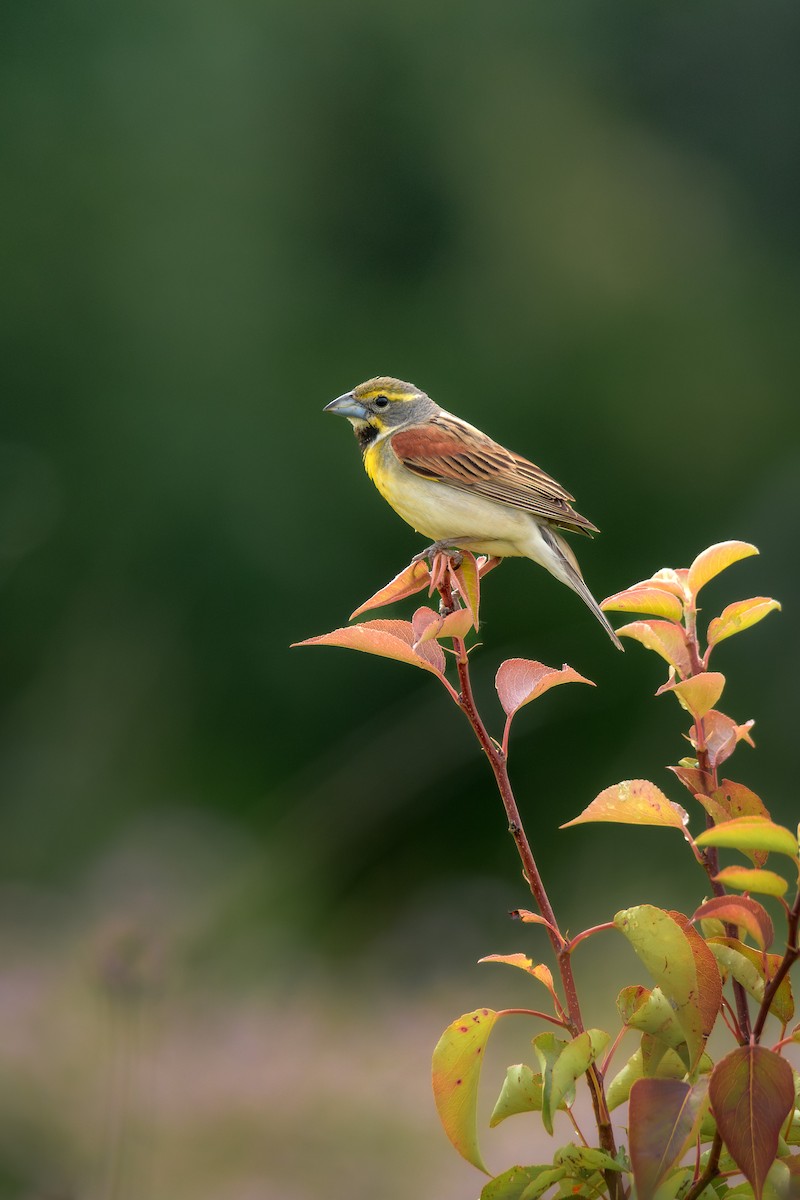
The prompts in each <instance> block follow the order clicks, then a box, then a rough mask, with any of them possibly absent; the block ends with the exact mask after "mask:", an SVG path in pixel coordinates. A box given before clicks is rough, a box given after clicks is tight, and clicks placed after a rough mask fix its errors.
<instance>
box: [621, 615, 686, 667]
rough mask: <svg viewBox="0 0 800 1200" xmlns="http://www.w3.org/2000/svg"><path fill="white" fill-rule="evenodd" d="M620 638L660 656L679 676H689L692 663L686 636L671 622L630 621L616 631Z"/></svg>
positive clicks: (678, 626)
mask: <svg viewBox="0 0 800 1200" xmlns="http://www.w3.org/2000/svg"><path fill="white" fill-rule="evenodd" d="M617 633H618V634H619V636H620V637H629V638H633V639H634V640H635V641H637V642H641V644H642V645H643V646H644V647H645V648H646V649H647V650H654V651H655V652H656V654H660V655H661V657H662V658H663V659H665V660H666V661H667V662H668V663H669V665H670V666H671V667H674V668H675V670H676V671H677V672H678V674H679V675H691V673H692V662H691V659H690V657H689V648H688V646H687V644H686V634H685V633H684V631H683V630H682V629H681V627H680V625H674V624H673V623H672V622H671V621H632V622H631V624H630V625H623V626H622V627H621V628H620V629H618V630H617Z"/></svg>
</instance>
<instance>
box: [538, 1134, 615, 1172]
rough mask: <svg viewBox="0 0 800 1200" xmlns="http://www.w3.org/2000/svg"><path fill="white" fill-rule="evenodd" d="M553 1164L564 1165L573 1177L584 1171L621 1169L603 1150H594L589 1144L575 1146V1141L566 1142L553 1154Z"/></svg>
mask: <svg viewBox="0 0 800 1200" xmlns="http://www.w3.org/2000/svg"><path fill="white" fill-rule="evenodd" d="M553 1165H554V1166H557V1167H566V1168H567V1170H568V1171H569V1173H570V1175H572V1176H573V1177H575V1176H580V1175H582V1174H584V1173H585V1172H586V1171H622V1166H621V1165H620V1163H618V1162H617V1160H616V1159H615V1158H612V1157H611V1155H610V1154H607V1153H606V1152H605V1150H595V1149H593V1148H592V1147H591V1146H576V1144H575V1142H567V1144H566V1146H561V1148H560V1149H558V1150H556V1152H555V1154H554V1155H553Z"/></svg>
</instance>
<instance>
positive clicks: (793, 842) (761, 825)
mask: <svg viewBox="0 0 800 1200" xmlns="http://www.w3.org/2000/svg"><path fill="white" fill-rule="evenodd" d="M695 841H696V843H697V845H698V846H728V847H730V848H731V849H733V850H769V851H772V852H773V853H775V854H786V855H788V857H789V858H791V859H794V860H795V861H796V860H797V853H798V847H797V838H796V837H795V836H794V834H793V833H792V832H791V831H790V830H788V829H786V828H785V827H784V826H783V825H774V824H773V822H772V821H768V820H767V819H766V817H735V818H734V819H733V820H732V821H725V822H724V824H722V825H715V826H714V828H713V829H706V830H705V831H704V832H703V833H701V834H699V836H698V837H697V838H695Z"/></svg>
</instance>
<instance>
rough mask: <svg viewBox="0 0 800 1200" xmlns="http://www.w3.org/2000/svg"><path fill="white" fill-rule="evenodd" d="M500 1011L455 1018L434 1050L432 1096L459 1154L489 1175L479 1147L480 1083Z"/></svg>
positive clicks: (445, 1128)
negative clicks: (487, 1048) (486, 1051)
mask: <svg viewBox="0 0 800 1200" xmlns="http://www.w3.org/2000/svg"><path fill="white" fill-rule="evenodd" d="M497 1016H498V1014H497V1013H496V1012H494V1010H493V1009H491V1008H479V1009H476V1010H475V1012H471V1013H465V1014H464V1016H463V1017H459V1018H458V1020H457V1021H453V1023H452V1025H449V1026H448V1027H447V1029H446V1030H445V1031H444V1033H443V1034H442V1036H441V1037H440V1039H439V1041H438V1043H437V1045H436V1049H435V1050H434V1052H433V1096H434V1100H435V1102H436V1110H437V1112H438V1113H439V1120H440V1121H441V1122H442V1125H443V1126H444V1131H445V1133H446V1134H447V1136H448V1137H449V1138H450V1141H451V1142H452V1143H453V1145H454V1146H455V1148H456V1150H457V1151H458V1153H459V1154H460V1155H461V1156H462V1158H465V1159H466V1160H467V1162H469V1163H472V1165H473V1166H474V1167H477V1168H478V1170H479V1171H484V1172H485V1173H486V1174H487V1175H488V1174H489V1172H488V1171H487V1170H486V1167H485V1165H484V1162H483V1159H482V1157H481V1152H480V1150H479V1148H478V1133H477V1120H476V1112H477V1103H478V1084H479V1082H480V1077H481V1067H482V1065H483V1052H484V1050H485V1048H486V1043H487V1041H488V1039H489V1034H490V1033H491V1032H492V1029H493V1028H494V1024H495V1021H496V1020H497Z"/></svg>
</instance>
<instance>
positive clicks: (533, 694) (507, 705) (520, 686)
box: [495, 658, 595, 717]
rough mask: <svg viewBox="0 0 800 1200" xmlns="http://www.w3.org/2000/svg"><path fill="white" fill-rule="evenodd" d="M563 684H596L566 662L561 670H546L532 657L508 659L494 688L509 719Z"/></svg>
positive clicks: (502, 666)
mask: <svg viewBox="0 0 800 1200" xmlns="http://www.w3.org/2000/svg"><path fill="white" fill-rule="evenodd" d="M560 683H588V684H589V686H590V687H594V686H595V685H594V684H593V683H592V681H591V679H584V677H583V675H579V674H578V672H577V671H573V669H572V667H568V666H567V665H566V663H565V664H564V666H563V667H562V668H561V670H559V669H558V667H546V666H545V665H544V663H540V662H534V661H533V659H529V658H507V659H506V661H505V662H503V663H501V664H500V667H499V669H498V672H497V675H496V677H495V687H496V688H497V694H498V696H499V697H500V703H501V704H502V706H503V709H504V710H505V713H506V715H507V716H508V717H513V716H514V714H515V713H516V712H518V710H519V709H520V708H522V707H523V705H525V704H530V702H531V700H536V699H538V697H539V696H541V695H543V694H544V692H547V691H549V689H550V688H552V687H556V686H557V685H558V684H560Z"/></svg>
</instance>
